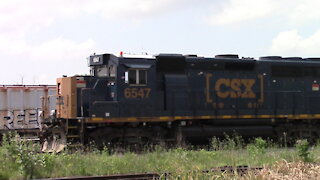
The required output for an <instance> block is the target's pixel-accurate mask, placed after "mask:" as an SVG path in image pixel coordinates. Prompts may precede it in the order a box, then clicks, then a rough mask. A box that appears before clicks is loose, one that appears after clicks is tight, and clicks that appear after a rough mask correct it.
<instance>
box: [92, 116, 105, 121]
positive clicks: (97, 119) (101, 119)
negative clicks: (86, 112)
mask: <svg viewBox="0 0 320 180" xmlns="http://www.w3.org/2000/svg"><path fill="white" fill-rule="evenodd" d="M91 119H92V121H103V118H100V117H99V118H91Z"/></svg>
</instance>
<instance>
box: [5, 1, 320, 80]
mask: <svg viewBox="0 0 320 180" xmlns="http://www.w3.org/2000/svg"><path fill="white" fill-rule="evenodd" d="M319 7H320V1H319V0H0V58H1V71H0V84H21V83H22V82H23V83H24V84H55V81H56V78H57V77H61V76H62V75H69V76H70V75H75V74H87V73H88V72H89V69H88V67H87V60H86V58H87V57H88V56H89V55H90V54H92V53H114V54H119V52H120V51H123V52H126V53H134V54H141V53H143V52H147V53H149V54H158V53H181V54H199V55H204V56H207V57H212V56H214V55H216V54H224V53H233V54H239V55H240V56H244V57H259V56H266V55H280V56H302V57H319V56H320V11H319Z"/></svg>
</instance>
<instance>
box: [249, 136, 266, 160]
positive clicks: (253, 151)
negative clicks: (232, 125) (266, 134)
mask: <svg viewBox="0 0 320 180" xmlns="http://www.w3.org/2000/svg"><path fill="white" fill-rule="evenodd" d="M267 146H268V144H267V141H266V140H264V139H262V138H261V137H258V138H255V139H254V142H253V143H252V144H248V145H247V151H248V153H249V154H250V155H252V156H257V155H259V154H265V153H266V148H267Z"/></svg>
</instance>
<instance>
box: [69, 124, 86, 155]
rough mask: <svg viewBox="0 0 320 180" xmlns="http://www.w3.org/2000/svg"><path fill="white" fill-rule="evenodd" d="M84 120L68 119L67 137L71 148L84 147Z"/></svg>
mask: <svg viewBox="0 0 320 180" xmlns="http://www.w3.org/2000/svg"><path fill="white" fill-rule="evenodd" d="M83 134H84V120H83V119H67V123H66V137H67V145H68V147H71V148H79V149H80V148H82V147H83V144H84V135H83Z"/></svg>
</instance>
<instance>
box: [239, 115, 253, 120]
mask: <svg viewBox="0 0 320 180" xmlns="http://www.w3.org/2000/svg"><path fill="white" fill-rule="evenodd" d="M239 117H240V118H243V119H245V118H253V117H254V116H252V115H242V116H239Z"/></svg>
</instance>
